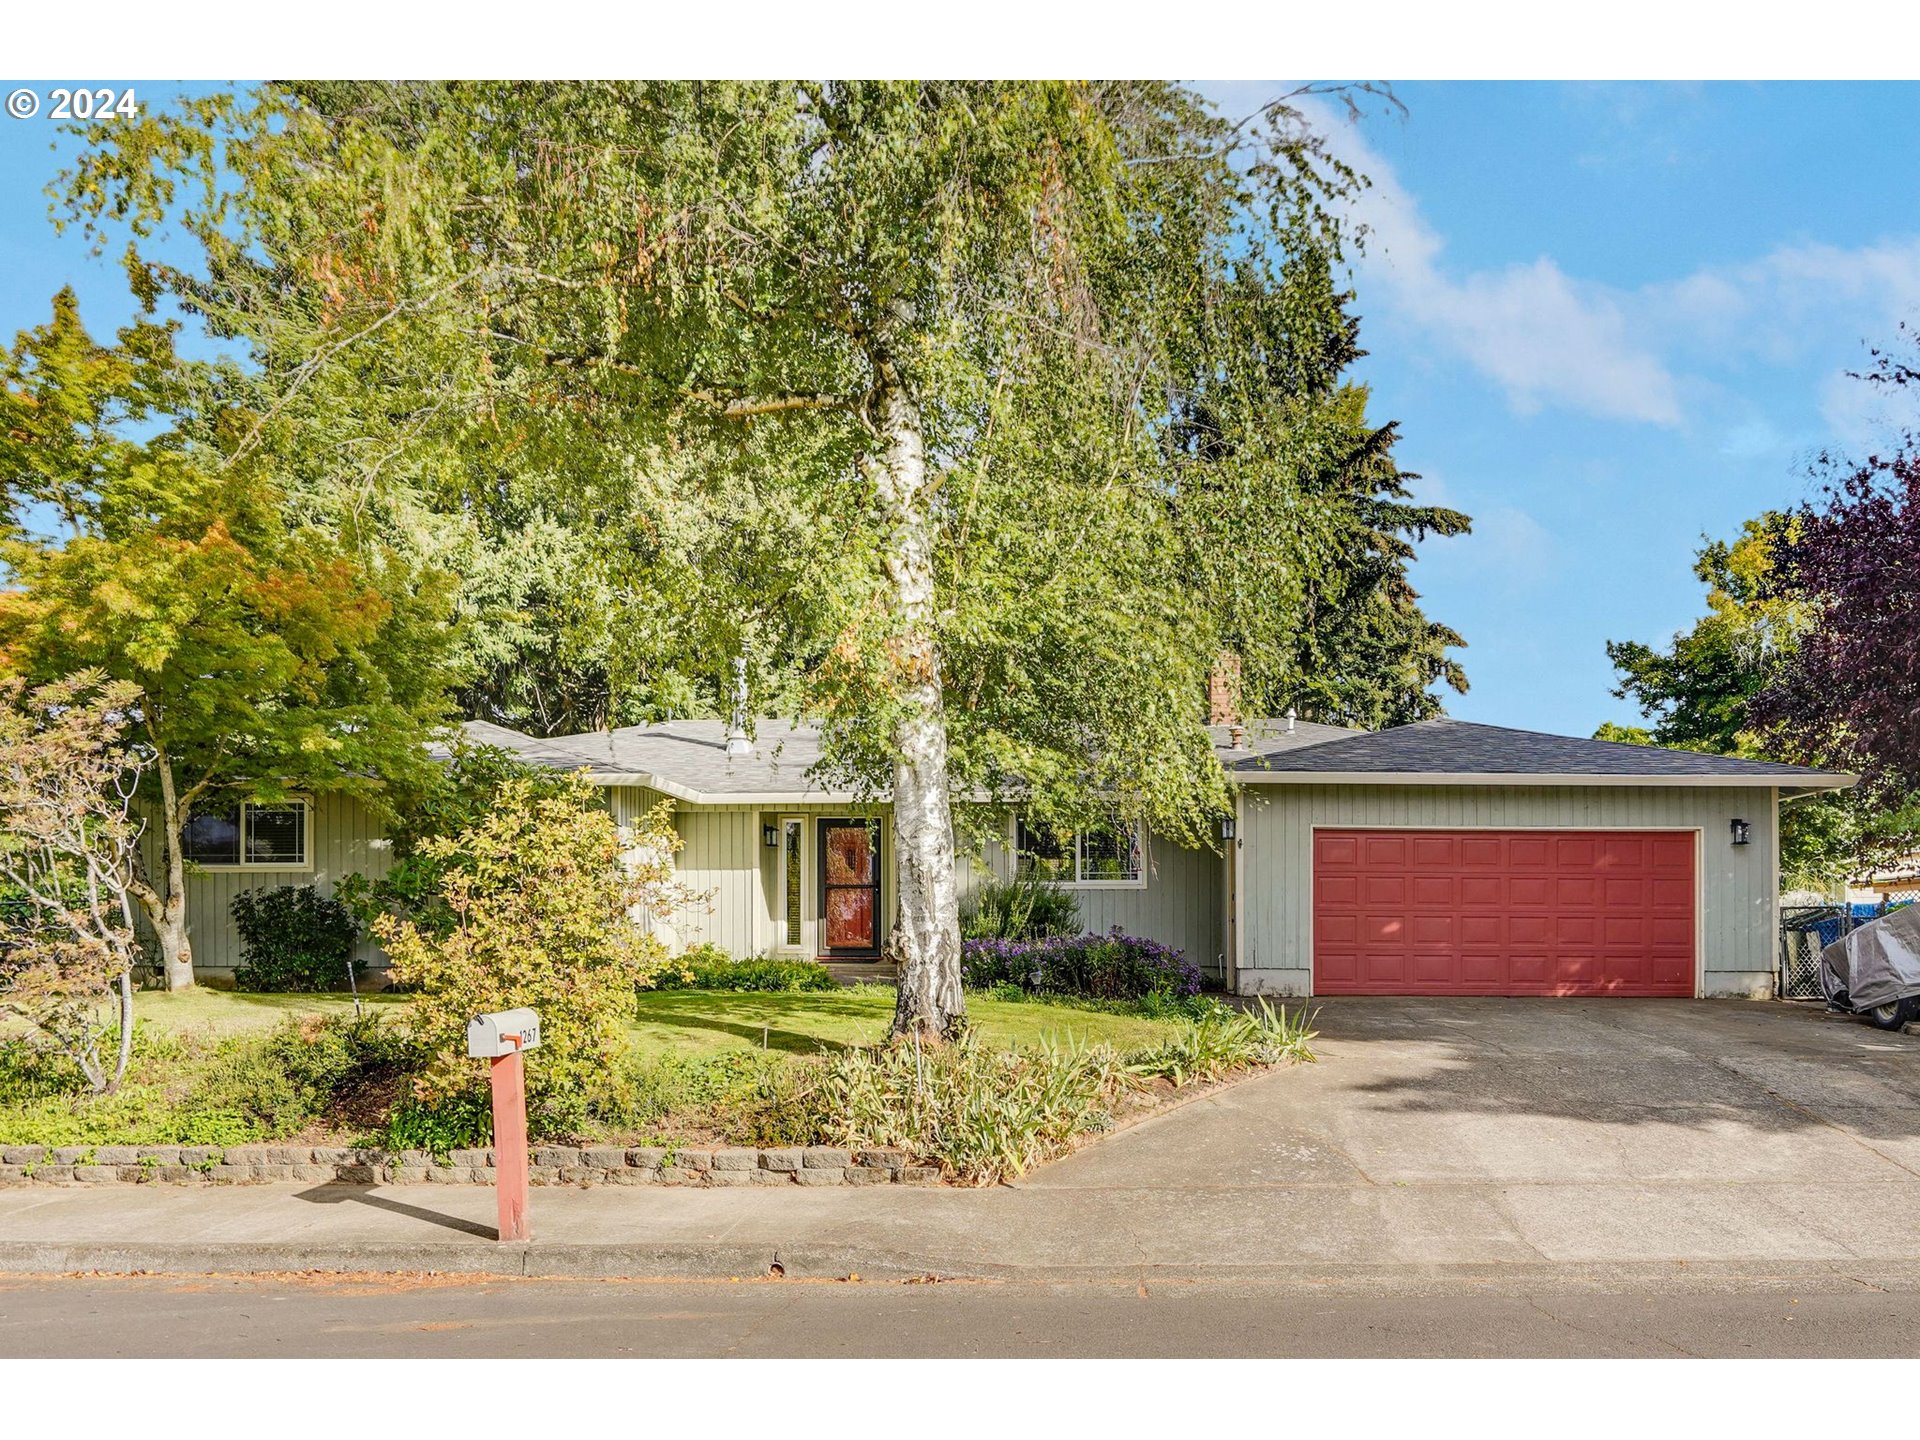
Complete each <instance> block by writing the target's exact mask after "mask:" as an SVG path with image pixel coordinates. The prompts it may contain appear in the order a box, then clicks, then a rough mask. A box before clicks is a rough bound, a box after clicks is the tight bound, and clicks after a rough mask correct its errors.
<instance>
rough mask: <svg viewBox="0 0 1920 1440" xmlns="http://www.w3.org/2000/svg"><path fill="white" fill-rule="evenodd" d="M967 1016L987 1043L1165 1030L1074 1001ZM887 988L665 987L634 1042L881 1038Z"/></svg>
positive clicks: (978, 1005)
mask: <svg viewBox="0 0 1920 1440" xmlns="http://www.w3.org/2000/svg"><path fill="white" fill-rule="evenodd" d="M967 1014H968V1015H969V1016H970V1017H971V1019H972V1020H973V1023H974V1025H975V1026H976V1027H977V1028H978V1029H979V1030H980V1032H981V1034H982V1035H983V1036H984V1037H985V1038H986V1039H987V1040H988V1041H989V1042H990V1043H992V1044H998V1045H1005V1044H1011V1043H1014V1042H1018V1043H1020V1044H1023V1045H1031V1044H1034V1043H1035V1042H1037V1041H1039V1040H1042V1039H1053V1040H1056V1041H1058V1040H1065V1039H1066V1038H1067V1037H1068V1036H1069V1035H1072V1036H1073V1037H1074V1038H1075V1039H1077V1040H1081V1041H1096V1040H1104V1041H1107V1042H1109V1043H1110V1044H1112V1045H1113V1046H1114V1047H1115V1048H1117V1049H1120V1050H1131V1049H1135V1048H1138V1047H1140V1046H1143V1045H1150V1044H1152V1043H1153V1042H1154V1041H1156V1040H1159V1039H1161V1038H1162V1037H1163V1036H1165V1035H1166V1034H1167V1032H1168V1030H1169V1028H1170V1026H1169V1023H1168V1022H1167V1021H1164V1020H1149V1019H1145V1018H1143V1017H1141V1016H1138V1015H1111V1014H1108V1013H1107V1012H1105V1011H1102V1010H1083V1009H1080V1008H1079V1007H1077V1006H1073V1005H1048V1004H1039V1003H1029V1002H1023V1001H1017V1000H1015V1001H1007V1000H987V999H983V998H981V997H980V996H977V995H970V996H968V997H967ZM892 1021H893V991H892V990H891V989H888V988H887V987H885V986H880V985H862V986H860V987H858V988H857V989H851V990H819V991H809V992H807V993H805V994H800V995H768V994H757V993H747V994H740V993H735V992H730V991H714V990H664V991H659V992H656V993H653V994H646V995H642V996H641V997H640V1006H639V1019H638V1020H637V1021H636V1022H635V1023H634V1025H633V1028H632V1034H633V1039H634V1044H635V1045H636V1046H638V1047H641V1048H643V1049H647V1050H652V1051H655V1052H669V1053H674V1054H681V1055H693V1054H699V1053H702V1052H712V1051H718V1050H738V1049H744V1048H756V1049H757V1048H759V1047H760V1045H761V1044H762V1043H764V1044H765V1045H766V1048H768V1049H770V1050H787V1051H792V1052H794V1053H797V1054H803V1055H811V1054H815V1053H817V1052H819V1051H822V1050H844V1049H846V1048H848V1047H850V1046H855V1045H872V1044H876V1043H878V1042H879V1041H881V1040H884V1039H886V1036H887V1027H888V1025H890V1024H891V1023H892Z"/></svg>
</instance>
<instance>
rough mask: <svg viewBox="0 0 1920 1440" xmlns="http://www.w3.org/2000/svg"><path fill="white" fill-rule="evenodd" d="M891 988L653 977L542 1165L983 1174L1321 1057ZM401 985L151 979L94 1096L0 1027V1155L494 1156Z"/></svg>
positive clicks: (479, 1111)
mask: <svg viewBox="0 0 1920 1440" xmlns="http://www.w3.org/2000/svg"><path fill="white" fill-rule="evenodd" d="M893 1003H894V996H893V992H892V991H891V990H888V989H882V988H879V987H860V988H855V989H844V990H842V989H837V990H834V991H825V992H808V993H799V994H790V993H728V992H703V991H665V992H649V993H646V994H643V995H642V996H640V997H639V1002H638V1004H637V1006H636V1009H635V1016H634V1019H633V1020H632V1022H631V1024H630V1026H629V1028H628V1031H627V1053H626V1055H625V1056H624V1057H623V1059H622V1060H621V1061H620V1062H619V1063H618V1064H615V1065H613V1066H610V1067H609V1070H608V1073H607V1074H606V1075H605V1076H604V1077H603V1078H601V1079H599V1080H597V1081H596V1082H595V1090H594V1093H593V1094H592V1095H591V1096H587V1097H584V1098H583V1101H582V1103H581V1105H580V1106H579V1107H578V1109H577V1112H576V1113H575V1114H574V1115H573V1117H572V1118H571V1119H569V1118H567V1117H565V1116H562V1117H560V1118H558V1119H556V1118H555V1117H554V1116H553V1115H548V1116H545V1117H540V1116H536V1117H535V1131H536V1141H535V1145H536V1154H535V1160H534V1165H535V1178H536V1180H538V1181H540V1182H543V1183H620V1184H661V1183H664V1184H695V1185H741V1184H802V1185H818V1184H828V1183H845V1184H869V1183H900V1182H902V1181H912V1180H926V1179H931V1178H935V1177H938V1176H940V1175H943V1174H944V1175H946V1176H949V1177H958V1178H961V1179H963V1180H966V1181H970V1182H972V1183H986V1182H990V1181H993V1180H997V1179H1003V1178H1008V1177H1010V1176H1015V1175H1018V1174H1020V1173H1022V1172H1023V1171H1024V1170H1025V1169H1027V1168H1029V1167H1030V1166H1032V1165H1035V1164H1039V1163H1043V1162H1044V1161H1046V1160H1048V1159H1051V1158H1054V1157H1056V1156H1058V1155H1060V1154H1064V1153H1067V1152H1068V1151H1070V1150H1071V1149H1074V1148H1077V1146H1078V1145H1080V1144H1082V1143H1085V1141H1086V1140H1087V1139H1089V1138H1091V1137H1094V1136H1097V1135H1099V1134H1102V1133H1108V1132H1110V1131H1112V1130H1113V1129H1115V1128H1118V1127H1119V1126H1122V1125H1125V1124H1130V1123H1133V1122H1134V1121H1136V1120H1138V1119H1140V1118H1144V1116H1145V1115H1147V1114H1150V1113H1153V1112H1154V1111H1156V1110H1158V1109H1161V1108H1164V1107H1165V1106H1166V1105H1167V1104H1169V1103H1177V1102H1178V1100H1180V1099H1182V1098H1185V1097H1186V1096H1187V1095H1189V1094H1191V1093H1194V1090H1195V1084H1196V1082H1205V1081H1210V1080H1217V1079H1219V1078H1222V1077H1223V1076H1226V1075H1229V1074H1244V1073H1250V1072H1252V1071H1254V1070H1257V1069H1260V1068H1263V1067H1264V1066H1265V1065H1266V1064H1269V1063H1272V1062H1273V1061H1275V1060H1279V1059H1286V1058H1310V1055H1309V1053H1308V1052H1307V1050H1306V1045H1305V1040H1306V1036H1305V1034H1304V1031H1303V1029H1301V1027H1299V1026H1298V1025H1297V1022H1295V1023H1294V1024H1293V1025H1292V1028H1290V1029H1288V1028H1286V1027H1282V1028H1281V1029H1279V1030H1270V1031H1266V1032H1262V1031H1261V1030H1260V1028H1259V1025H1258V1024H1257V1023H1254V1022H1248V1021H1246V1020H1245V1019H1244V1018H1241V1017H1239V1016H1238V1012H1232V1011H1228V1010H1226V1009H1225V1008H1224V1007H1221V1006H1218V1005H1217V1004H1214V1003H1213V1002H1206V1001H1198V1000H1176V1001H1168V1000H1153V999H1149V1000H1147V1001H1144V1002H1139V1001H1105V1002H1091V1001H1072V1000H1065V999H1062V998H1060V997H1048V998H1039V997H1022V996H1018V995H1017V992H1016V993H1013V994H1005V993H996V992H989V993H984V994H976V995H972V996H970V997H969V1002H968V1004H969V1014H970V1016H971V1019H972V1031H971V1033H970V1035H969V1037H968V1038H967V1039H966V1040H965V1041H962V1042H959V1043H956V1044H952V1045H947V1046H939V1047H928V1048H927V1049H926V1050H925V1051H924V1052H921V1051H916V1050H913V1049H912V1048H911V1047H909V1048H907V1049H900V1048H898V1047H896V1048H895V1049H894V1050H887V1049H884V1048H881V1047H879V1044H878V1042H879V1041H881V1040H882V1039H883V1038H884V1036H885V1034H886V1030H887V1027H888V1024H889V1022H890V1020H891V1016H892V1008H893ZM406 1005H407V1000H406V998H405V997H396V996H381V997H377V998H374V999H372V1000H370V1001H369V1003H368V1004H367V1005H366V1006H365V1010H366V1013H367V1017H368V1018H366V1019H364V1020H361V1021H359V1022H354V1021H353V1020H352V1016H353V1013H354V1011H353V1006H352V1002H351V1000H350V999H348V998H347V997H341V996H257V995H242V994H236V993H233V992H220V991H202V992H197V993H190V994H187V995H179V996H169V995H143V996H141V997H140V1005H139V1012H140V1014H141V1016H142V1029H141V1035H140V1043H139V1045H138V1047H137V1051H136V1059H135V1065H134V1068H133V1070H132V1071H131V1072H130V1074H129V1079H128V1083H127V1084H126V1085H125V1086H124V1087H123V1088H122V1089H121V1090H120V1092H118V1093H116V1094H113V1095H108V1096H103V1097H98V1098H90V1097H86V1096H84V1095H82V1094H78V1093H75V1091H74V1089H73V1087H72V1084H71V1081H70V1079H69V1080H67V1081H66V1082H65V1083H62V1081H61V1078H60V1076H59V1075H58V1073H57V1064H56V1063H55V1062H53V1061H51V1060H33V1059H30V1058H28V1057H26V1056H25V1055H24V1054H23V1052H21V1051H19V1050H18V1049H17V1048H13V1047H9V1048H10V1049H12V1052H13V1053H12V1055H11V1058H7V1059H5V1063H4V1064H0V1180H13V1181H21V1180H27V1181H35V1180H39V1181H108V1180H111V1181H115V1182H121V1181H136V1182H137V1181H141V1180H166V1181H175V1182H185V1183H204V1182H206V1181H209V1180H211V1181H226V1182H242V1181H269V1180H313V1181H325V1180H330V1179H338V1180H353V1181H359V1182H362V1183H366V1182H370V1181H375V1180H378V1181H382V1182H386V1183H398V1182H405V1181H412V1180H417V1181H423V1182H459V1181H468V1182H476V1181H477V1182H482V1183H484V1182H486V1181H490V1180H491V1179H492V1172H491V1168H490V1157H489V1156H488V1152H487V1148H486V1146H487V1135H486V1133H485V1111H484V1102H483V1101H481V1102H479V1104H478V1106H477V1108H476V1107H475V1106H473V1105H467V1106H465V1107H463V1108H461V1109H460V1110H458V1111H455V1112H449V1111H446V1110H444V1109H443V1110H441V1111H436V1112H429V1111H426V1110H423V1109H421V1108H420V1107H417V1106H415V1105H414V1104H413V1103H412V1101H411V1099H410V1093H411V1092H410V1081H409V1079H408V1075H409V1073H410V1070H409V1067H408V1064H407V1063H406V1058H405V1050H404V1039H403V1036H402V1034H401V1030H402V1027H400V1026H398V1025H396V1024H394V1023H393V1021H394V1020H395V1019H397V1018H399V1017H401V1016H403V1015H404V1014H405V1007H406ZM1270 1019H1271V1017H1270ZM1249 1026H1251V1028H1249ZM807 1155H812V1156H814V1157H815V1161H816V1163H813V1164H809V1163H806V1162H805V1161H804V1158H796V1157H805V1156H807ZM842 1156H844V1157H846V1158H845V1159H841V1158H840V1157H842ZM675 1157H677V1158H675ZM723 1157H724V1158H723ZM860 1157H866V1158H864V1159H863V1158H860ZM888 1157H891V1158H888ZM829 1159H831V1160H833V1161H834V1163H832V1164H829V1163H827V1161H828V1160H829ZM789 1162H791V1163H789Z"/></svg>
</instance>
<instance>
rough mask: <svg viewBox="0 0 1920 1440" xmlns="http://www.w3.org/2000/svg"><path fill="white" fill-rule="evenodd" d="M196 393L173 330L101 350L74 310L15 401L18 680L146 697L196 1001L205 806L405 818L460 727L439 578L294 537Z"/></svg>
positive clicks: (151, 906)
mask: <svg viewBox="0 0 1920 1440" xmlns="http://www.w3.org/2000/svg"><path fill="white" fill-rule="evenodd" d="M191 388H192V386H191V385H190V384H188V382H186V381H184V380H183V379H182V367H181V366H180V365H179V364H178V362H176V361H174V360H173V359H172V357H171V347H170V343H169V342H168V338H167V336H166V333H165V332H164V331H163V330H158V328H157V327H147V326H136V327H134V329H133V330H132V331H131V332H129V333H127V334H125V335H123V336H122V338H121V344H120V345H119V346H116V347H101V346H98V345H96V344H95V343H94V342H93V341H92V340H91V339H90V338H89V337H88V336H87V334H86V332H85V330H84V328H83V327H82V326H81V324H80V319H79V315H78V313H77V310H76V309H75V307H74V306H73V305H72V303H71V297H67V296H63V297H61V298H60V299H59V300H57V301H56V303H55V307H54V316H53V320H52V322H51V324H50V325H48V326H46V327H42V328H41V329H38V330H35V331H31V332H27V333H24V334H22V335H21V336H20V337H19V339H18V341H17V343H16V344H15V346H14V347H13V349H12V350H11V351H10V352H9V353H8V355H7V356H6V359H5V366H4V387H0V483H4V484H5V485H6V487H7V489H6V508H5V514H4V526H3V527H0V565H4V566H5V568H6V571H7V572H8V573H9V574H10V576H11V578H12V581H13V588H11V589H9V590H8V591H7V592H5V593H4V594H0V673H5V674H14V675H18V676H20V677H22V678H24V679H25V680H27V681H29V682H32V683H49V682H52V681H55V680H57V679H59V678H60V677H63V676H67V675H70V674H73V673H75V672H79V671H91V672H97V673H99V674H100V675H103V676H105V677H107V678H108V679H110V680H111V681H113V682H116V684H117V686H118V687H119V688H117V689H116V690H115V692H114V693H116V694H119V695H123V696H125V697H128V699H127V702H126V703H127V713H128V719H129V721H130V722H131V723H130V727H129V733H130V735H131V736H132V737H133V738H135V739H137V740H138V742H139V743H140V744H141V745H142V746H143V747H144V748H145V749H146V750H147V751H148V752H149V753H150V755H151V763H150V765H148V767H147V768H146V771H145V776H144V778H143V785H144V786H145V787H146V789H147V792H148V796H147V798H148V800H149V802H150V804H151V806H152V809H153V813H154V815H155V818H156V821H157V824H156V827H155V828H156V829H157V831H158V843H157V849H158V852H159V855H160V861H161V869H162V872H163V873H162V875H161V876H160V877H159V878H158V880H157V881H154V880H149V879H146V878H144V877H143V878H142V879H141V880H140V881H139V882H138V883H137V884H136V885H135V886H134V887H133V891H132V893H133V895H134V898H135V899H136V900H137V901H138V902H139V904H140V906H141V909H142V910H143V912H144V914H145V917H146V919H147V921H148V922H149V924H150V925H151V926H152V928H153V930H154V932H155V934H156V935H157V937H158V940H159V943H160V949H161V954H162V959H163V962H164V966H165V972H166V978H167V982H168V984H169V986H170V987H171V988H176V989H177V988H182V987H185V986H190V985H191V984H192V983H193V950H192V943H191V938H190V936H189V933H188V926H187V911H186V887H185V874H186V865H187V862H186V857H185V855H184V853H183V849H182V833H181V832H182V830H183V828H184V826H185V825H186V822H187V821H188V820H189V819H190V818H191V817H192V815H193V814H194V812H195V809H196V807H197V806H200V805H202V804H205V803H210V802H213V801H215V800H216V799H218V800H220V801H223V802H224V801H226V800H228V799H230V798H232V797H234V796H236V795H238V794H247V795H251V796H253V797H256V798H261V799H269V800H271V799H278V798H283V797H284V796H286V795H288V794H289V793H292V792H307V793H314V792H334V793H346V794H352V795H356V796H359V797H360V798H362V799H363V800H365V801H367V802H368V803H369V804H370V805H372V806H373V808H374V809H375V810H376V811H380V810H383V809H385V810H388V811H390V810H391V798H392V796H393V794H394V792H395V789H396V787H399V788H401V789H404V788H405V787H406V786H407V785H408V784H409V783H412V782H413V781H415V780H417V778H418V777H419V776H420V774H421V773H422V771H423V770H424V768H425V767H426V765H427V764H428V760H427V754H426V746H425V742H426V739H427V735H428V733H429V731H430V730H431V729H433V728H434V727H435V726H437V725H438V724H439V723H441V721H442V719H443V714H444V711H445V708H446V707H445V689H446V681H445V678H444V668H443V665H442V663H441V661H442V657H443V655H444V653H445V648H446V629H447V626H446V609H447V597H446V594H445V589H444V586H443V585H442V584H441V582H440V581H439V580H437V579H436V578H435V577H433V576H430V575H427V576H422V575H417V574H415V573H413V572H411V571H410V570H409V569H408V568H407V567H405V566H404V565H403V564H401V563H400V562H399V561H398V560H397V559H395V558H394V557H393V556H392V555H391V554H390V553H389V552H386V551H381V550H376V551H374V552H372V553H371V554H370V556H367V557H363V556H362V555H360V554H357V553H355V552H354V551H353V550H352V549H351V548H349V547H345V546H343V545H342V544H341V542H340V540H339V539H338V537H337V536H336V535H334V534H332V533H329V532H326V531H323V530H321V529H320V528H318V527H316V526H311V525H301V524H299V523H296V521H295V520H294V519H293V518H292V517H291V516H290V513H289V510H288V507H287V506H286V505H285V504H284V503H283V500H282V497H281V495H280V493H279V491H278V489H277V487H276V486H275V485H274V484H273V483H272V480H271V478H270V476H269V475H268V474H267V473H266V471H265V466H264V464H263V462H262V459H261V458H260V457H254V458H252V459H237V458H234V457H232V456H230V455H225V454H222V453H221V451H220V450H219V448H218V447H217V446H215V445H210V444H207V443H204V442H202V441H199V440H196V439H195V438H193V435H192V433H191V426H189V425H174V424H168V423H166V422H167V420H168V419H169V415H168V409H167V407H168V406H169V405H170V404H172V403H174V402H175V401H177V400H178V399H179V397H180V396H181V395H183V394H185V393H187V392H188V391H189V390H190V389H191ZM195 419H196V420H197V421H199V422H202V423H203V424H204V428H206V429H207V430H208V431H209V432H218V431H219V430H220V429H221V428H222V426H223V425H224V424H226V423H228V421H230V419H231V417H214V418H212V419H209V418H208V417H205V416H197V417H195ZM135 420H138V421H142V422H144V427H143V428H144V430H145V432H146V433H145V434H144V435H137V434H134V433H130V430H129V425H130V422H132V421H135ZM49 509H51V510H52V511H54V512H56V513H57V515H58V519H59V523H58V524H53V525H50V524H49V523H48V514H47V512H48V510H49Z"/></svg>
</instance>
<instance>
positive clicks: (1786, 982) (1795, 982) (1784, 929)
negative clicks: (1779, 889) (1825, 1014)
mask: <svg viewBox="0 0 1920 1440" xmlns="http://www.w3.org/2000/svg"><path fill="white" fill-rule="evenodd" d="M1859 912H1865V913H1859ZM1880 913H1881V912H1880V907H1879V906H1878V905H1787V906H1783V907H1782V908H1781V910H1780V977H1779V984H1778V992H1777V993H1778V994H1779V996H1780V998H1781V999H1782V1000H1824V999H1825V998H1826V993H1827V992H1826V989H1825V987H1824V986H1822V985H1821V983H1820V952H1821V951H1822V950H1824V949H1826V948H1827V946H1829V945H1831V944H1832V943H1833V942H1834V941H1836V940H1838V939H1839V938H1840V937H1841V936H1842V935H1845V934H1846V933H1847V932H1848V931H1850V930H1852V929H1853V928H1854V927H1855V926H1856V925H1863V924H1865V923H1866V922H1867V921H1869V920H1871V919H1873V918H1874V917H1875V916H1876V915H1878V914H1880Z"/></svg>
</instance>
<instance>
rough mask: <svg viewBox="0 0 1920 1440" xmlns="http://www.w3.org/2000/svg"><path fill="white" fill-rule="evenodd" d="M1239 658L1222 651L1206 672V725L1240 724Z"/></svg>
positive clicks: (1227, 651)
mask: <svg viewBox="0 0 1920 1440" xmlns="http://www.w3.org/2000/svg"><path fill="white" fill-rule="evenodd" d="M1240 718H1241V717H1240V657H1239V656H1238V655H1236V654H1234V653H1233V651H1231V650H1222V651H1221V652H1220V656H1219V658H1218V659H1217V660H1215V661H1214V662H1213V668H1212V669H1211V670H1209V671H1208V672H1207V723H1208V724H1209V725H1238V724H1239V723H1240Z"/></svg>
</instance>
